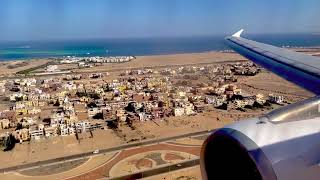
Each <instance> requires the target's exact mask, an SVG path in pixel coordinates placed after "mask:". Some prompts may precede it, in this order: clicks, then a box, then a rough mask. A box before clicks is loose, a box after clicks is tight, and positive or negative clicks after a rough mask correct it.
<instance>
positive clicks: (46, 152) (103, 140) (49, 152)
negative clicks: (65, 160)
mask: <svg viewBox="0 0 320 180" xmlns="http://www.w3.org/2000/svg"><path fill="white" fill-rule="evenodd" d="M93 135H94V137H93V138H86V139H83V140H81V141H80V143H79V142H78V141H77V140H76V138H75V136H65V137H62V136H61V137H55V138H52V139H42V140H39V141H33V142H32V141H31V142H30V144H28V143H23V144H16V146H15V148H14V149H13V150H12V151H9V152H3V151H1V152H0V159H1V162H2V163H1V165H0V167H1V168H4V167H10V166H14V165H17V164H24V163H30V162H36V161H40V160H46V159H53V158H57V157H62V156H68V155H72V154H78V153H83V152H90V151H94V150H95V149H101V148H106V147H112V146H117V145H120V144H121V140H120V139H119V138H118V137H117V136H115V135H114V134H113V132H112V131H111V130H108V131H104V130H97V131H94V132H93ZM13 159H14V161H13Z"/></svg>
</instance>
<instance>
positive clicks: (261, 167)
mask: <svg viewBox="0 0 320 180" xmlns="http://www.w3.org/2000/svg"><path fill="white" fill-rule="evenodd" d="M319 104H320V100H319V97H315V98H311V99H309V100H305V101H302V102H300V103H297V104H294V105H289V106H286V107H284V108H280V109H278V110H275V111H273V112H271V113H269V114H267V115H266V116H262V117H259V118H253V119H248V120H243V121H239V122H237V123H235V124H232V125H229V126H226V127H224V128H222V129H219V130H216V131H215V132H213V133H212V134H211V135H210V136H209V137H208V138H207V140H206V141H205V143H204V144H203V147H202V152H201V161H200V165H201V171H202V175H203V179H210V180H211V179H267V180H269V179H270V180H274V179H280V180H300V179H308V180H310V179H320V166H319V162H320V133H319V132H320V113H319V111H320V108H319V107H320V106H319ZM297 117H299V118H297Z"/></svg>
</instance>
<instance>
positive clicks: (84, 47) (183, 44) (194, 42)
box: [0, 34, 320, 60]
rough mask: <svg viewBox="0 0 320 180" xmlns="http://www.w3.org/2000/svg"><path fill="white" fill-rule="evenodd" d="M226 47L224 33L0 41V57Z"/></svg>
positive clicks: (281, 38)
mask: <svg viewBox="0 0 320 180" xmlns="http://www.w3.org/2000/svg"><path fill="white" fill-rule="evenodd" d="M245 37H248V38H251V39H253V40H257V41H261V42H265V43H269V44H273V45H277V46H290V47H311V46H320V35H316V34H314V35H312V34H290V35H283V34H281V35H280V34H278V35H248V36H246V35H245ZM227 49H229V48H228V47H227V46H226V45H225V43H224V36H212V37H188V38H149V39H147V38H146V39H102V40H82V41H80V40H79V41H38V42H10V43H4V42H0V60H14V59H29V58H41V57H62V56H117V55H132V56H138V55H159V54H175V53H194V52H205V51H219V50H227Z"/></svg>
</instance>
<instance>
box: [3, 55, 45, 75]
mask: <svg viewBox="0 0 320 180" xmlns="http://www.w3.org/2000/svg"><path fill="white" fill-rule="evenodd" d="M47 62H49V60H47V59H39V60H25V61H3V62H1V63H0V76H3V75H9V74H14V73H17V72H19V71H22V70H25V69H29V68H33V67H37V66H40V65H43V64H46V63H47Z"/></svg>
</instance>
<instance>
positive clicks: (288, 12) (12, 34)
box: [0, 0, 320, 41]
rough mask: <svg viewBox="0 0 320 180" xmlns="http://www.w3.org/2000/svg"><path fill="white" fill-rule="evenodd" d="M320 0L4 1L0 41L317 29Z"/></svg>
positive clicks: (0, 13) (319, 26) (0, 9)
mask: <svg viewBox="0 0 320 180" xmlns="http://www.w3.org/2000/svg"><path fill="white" fill-rule="evenodd" d="M319 7H320V1H319V0H308V1H305V0H1V1H0V41H6V40H10V41H20V40H47V39H53V40H55V39H93V38H94V39H96V38H126V37H171V36H173V37H174V36H207V35H218V34H230V33H232V32H234V31H237V30H238V29H240V28H245V29H246V31H247V32H250V33H304V32H306V33H319V32H320V21H319V19H320V11H319Z"/></svg>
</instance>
